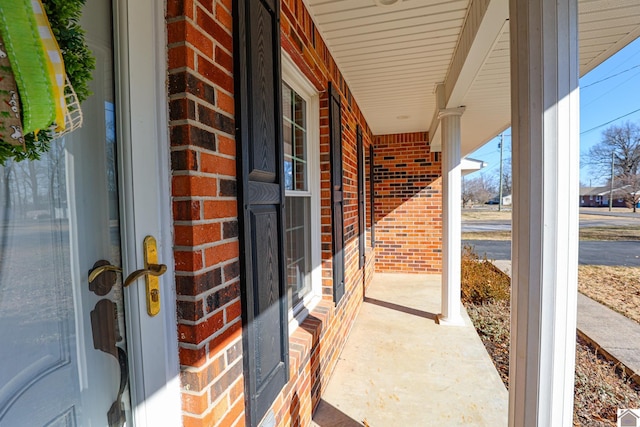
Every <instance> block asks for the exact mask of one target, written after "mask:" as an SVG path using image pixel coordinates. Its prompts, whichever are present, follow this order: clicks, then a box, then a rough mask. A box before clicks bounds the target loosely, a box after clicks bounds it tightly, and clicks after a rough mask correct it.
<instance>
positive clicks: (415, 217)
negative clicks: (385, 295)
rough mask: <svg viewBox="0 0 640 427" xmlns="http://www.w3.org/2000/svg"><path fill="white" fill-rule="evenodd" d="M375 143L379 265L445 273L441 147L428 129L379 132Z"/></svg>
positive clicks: (380, 268) (379, 268)
mask: <svg viewBox="0 0 640 427" xmlns="http://www.w3.org/2000/svg"><path fill="white" fill-rule="evenodd" d="M373 144H374V149H375V159H374V171H375V184H374V185H375V215H376V224H375V232H376V235H375V238H376V249H377V254H376V271H380V272H390V273H391V272H398V273H400V272H402V273H441V272H442V179H441V175H442V172H441V160H440V153H432V152H431V151H430V148H429V139H428V135H427V133H426V132H418V133H408V134H397V135H380V136H375V137H374V138H373Z"/></svg>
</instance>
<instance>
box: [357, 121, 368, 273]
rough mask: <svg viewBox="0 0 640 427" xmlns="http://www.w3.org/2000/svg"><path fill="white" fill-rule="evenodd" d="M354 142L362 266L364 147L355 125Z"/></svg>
mask: <svg viewBox="0 0 640 427" xmlns="http://www.w3.org/2000/svg"><path fill="white" fill-rule="evenodd" d="M356 143H357V145H358V235H359V240H358V248H359V252H360V261H359V263H358V265H359V268H362V267H364V251H365V245H366V243H365V227H366V226H365V222H366V220H365V216H366V215H367V214H366V212H365V209H364V147H363V146H362V129H361V128H360V125H358V126H357V127H356Z"/></svg>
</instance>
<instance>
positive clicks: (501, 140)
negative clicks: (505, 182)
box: [498, 132, 504, 211]
mask: <svg viewBox="0 0 640 427" xmlns="http://www.w3.org/2000/svg"><path fill="white" fill-rule="evenodd" d="M503 152H504V132H502V133H501V134H500V186H499V188H498V211H501V210H502V153H503Z"/></svg>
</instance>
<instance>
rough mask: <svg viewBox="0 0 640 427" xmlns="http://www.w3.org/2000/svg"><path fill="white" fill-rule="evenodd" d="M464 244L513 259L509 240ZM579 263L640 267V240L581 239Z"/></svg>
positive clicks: (490, 256)
mask: <svg viewBox="0 0 640 427" xmlns="http://www.w3.org/2000/svg"><path fill="white" fill-rule="evenodd" d="M462 245H463V246H464V245H472V246H473V247H474V248H475V252H476V253H477V254H478V255H480V256H483V255H484V254H486V255H487V258H488V259H490V260H497V259H511V242H510V241H508V240H463V241H462ZM579 263H580V264H593V265H619V266H626V267H640V242H627V241H616V242H597V241H581V242H580V253H579Z"/></svg>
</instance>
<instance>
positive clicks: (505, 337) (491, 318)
mask: <svg viewBox="0 0 640 427" xmlns="http://www.w3.org/2000/svg"><path fill="white" fill-rule="evenodd" d="M475 262H476V263H477V258H476V260H475ZM487 268H488V269H490V268H491V267H488V266H487ZM464 269H465V260H464V259H463V270H464ZM474 269H475V267H474ZM477 273H478V274H481V273H480V272H477ZM486 273H487V274H489V275H493V274H494V271H493V269H491V271H487V272H486ZM463 276H464V274H463ZM462 286H463V287H464V286H465V284H464V282H463V284H462ZM463 294H464V290H463ZM464 304H465V307H466V309H467V312H468V313H469V317H470V318H471V320H472V322H473V324H474V326H475V327H476V330H477V331H478V334H479V335H480V338H481V339H482V342H483V343H484V345H485V347H486V349H487V352H488V353H489V355H490V356H491V359H492V360H493V363H494V365H495V366H496V369H497V370H498V373H499V374H500V377H501V379H502V381H503V382H504V384H505V386H506V387H507V389H508V388H509V337H510V334H509V328H510V307H509V301H505V300H502V301H500V300H498V301H496V300H495V299H488V300H486V301H484V302H479V301H475V302H471V301H468V300H467V301H464ZM574 396H575V397H574V421H573V424H574V426H588V427H600V426H615V425H616V414H617V412H616V411H617V409H618V408H640V387H639V386H638V385H637V384H636V383H634V382H633V381H631V380H630V379H629V378H628V377H627V376H626V374H625V373H624V372H623V371H622V370H621V369H619V368H617V367H616V366H615V365H614V364H613V363H612V362H610V361H608V360H607V359H605V358H604V357H602V356H601V355H600V354H598V353H597V352H596V350H595V349H594V348H593V347H591V346H590V345H589V344H588V343H586V342H585V341H583V340H581V339H580V338H578V339H577V343H576V373H575V394H574Z"/></svg>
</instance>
